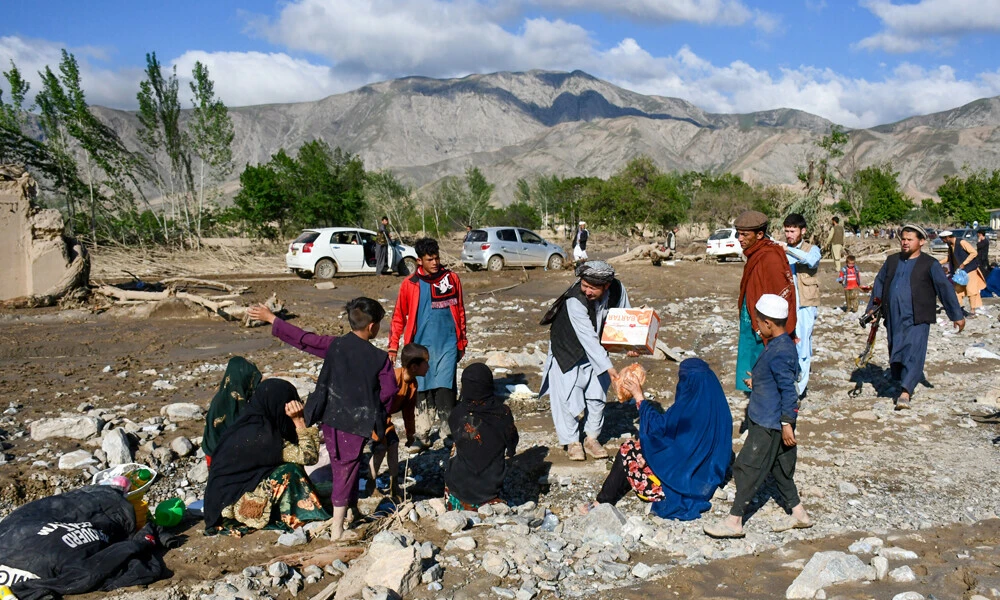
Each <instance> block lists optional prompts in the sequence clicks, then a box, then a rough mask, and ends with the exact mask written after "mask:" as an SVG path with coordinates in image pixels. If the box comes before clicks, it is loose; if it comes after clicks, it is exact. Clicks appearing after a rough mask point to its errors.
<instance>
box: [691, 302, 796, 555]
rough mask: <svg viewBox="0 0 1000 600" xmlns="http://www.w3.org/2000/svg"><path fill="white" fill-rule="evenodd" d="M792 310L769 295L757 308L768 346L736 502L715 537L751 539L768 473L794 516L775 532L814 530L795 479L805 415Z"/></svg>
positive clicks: (737, 474) (755, 384) (758, 371)
mask: <svg viewBox="0 0 1000 600" xmlns="http://www.w3.org/2000/svg"><path fill="white" fill-rule="evenodd" d="M790 308H791V307H790V303H788V302H786V301H785V300H784V298H781V297H780V296H775V295H774V294H764V295H763V296H761V297H760V300H758V301H757V304H756V305H755V306H754V313H755V314H756V315H757V322H758V323H759V327H760V335H761V337H762V338H764V339H765V340H767V341H768V344H767V348H766V349H765V350H764V353H763V354H761V356H760V360H758V361H757V363H756V364H755V365H754V367H753V373H752V374H751V376H750V377H749V378H748V384H749V387H751V388H752V390H753V391H751V392H750V403H749V404H748V405H747V439H746V441H745V442H743V449H741V450H740V453H739V455H738V456H737V457H736V461H735V462H734V463H733V481H734V483H735V484H736V498H735V499H734V500H733V506H732V508H731V509H730V510H729V516H728V517H727V518H726V519H724V520H722V521H718V522H716V523H710V524H706V525H705V527H704V530H705V533H707V534H708V535H709V536H711V537H714V538H741V537H743V536H744V535H745V534H744V532H743V517H744V515H745V514H746V511H747V507H748V506H749V505H750V501H751V500H753V497H754V496H755V495H756V494H757V490H759V489H760V487H761V486H762V485H764V481H765V480H766V479H767V476H768V475H771V476H772V477H773V479H774V483H775V486H776V487H777V489H778V493H779V494H781V497H782V499H783V500H784V501H785V505H786V506H788V507H791V513H792V514H791V515H787V516H786V517H785V518H784V519H782V520H781V521H780V522H779V523H778V524H777V525H776V526H774V527H773V528H772V529H773V531H787V530H789V529H805V528H808V527H812V521H811V520H810V519H809V514H808V513H806V509H805V507H804V506H802V502H801V500H799V493H798V489H797V488H796V487H795V481H794V479H793V478H794V476H795V463H796V454H797V452H796V447H797V441H796V439H795V423H796V421H797V420H798V412H799V400H798V393H797V392H796V388H795V381H796V379H797V378H798V371H799V361H798V354H797V352H796V351H795V343H794V342H793V341H792V338H791V337H789V336H788V333H787V331H788V328H787V326H786V325H787V323H786V322H785V319H787V318H788V317H789V316H791V314H792V313H791V310H790Z"/></svg>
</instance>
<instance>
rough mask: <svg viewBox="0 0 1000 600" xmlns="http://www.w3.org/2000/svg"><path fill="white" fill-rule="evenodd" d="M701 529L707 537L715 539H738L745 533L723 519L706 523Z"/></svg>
mask: <svg viewBox="0 0 1000 600" xmlns="http://www.w3.org/2000/svg"><path fill="white" fill-rule="evenodd" d="M702 529H703V530H704V532H705V534H706V535H707V536H708V537H713V538H716V539H739V538H742V537H746V535H747V534H746V532H744V531H743V530H742V529H739V530H737V529H733V528H731V527H730V526H729V525H727V524H726V522H725V521H719V522H718V523H707V524H705V526H704V527H703V528H702Z"/></svg>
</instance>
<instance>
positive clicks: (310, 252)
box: [285, 227, 417, 279]
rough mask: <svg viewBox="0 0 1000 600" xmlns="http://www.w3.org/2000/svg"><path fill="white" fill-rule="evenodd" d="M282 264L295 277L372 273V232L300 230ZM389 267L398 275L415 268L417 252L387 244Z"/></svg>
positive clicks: (357, 229)
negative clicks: (294, 274) (295, 275)
mask: <svg viewBox="0 0 1000 600" xmlns="http://www.w3.org/2000/svg"><path fill="white" fill-rule="evenodd" d="M285 264H286V265H287V266H288V268H289V269H291V270H292V271H293V272H294V273H296V274H297V275H298V276H299V277H304V278H307V279H308V278H310V277H312V276H314V275H315V276H316V277H319V278H320V279H330V278H331V277H333V276H334V275H336V274H337V273H374V272H375V232H374V231H369V230H368V229H359V228H357V227H325V228H322V229H304V230H303V231H302V233H301V234H300V235H299V237H297V238H295V241H293V242H292V243H291V244H289V245H288V252H287V253H286V254H285ZM388 264H389V268H390V269H391V270H393V271H396V272H399V273H400V274H401V275H406V274H409V273H413V272H415V271H416V270H417V253H416V251H414V250H413V248H412V247H411V246H406V245H404V244H401V243H399V242H398V241H395V240H394V241H393V243H392V244H390V245H389V256H388Z"/></svg>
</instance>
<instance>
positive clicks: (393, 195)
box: [365, 170, 414, 228]
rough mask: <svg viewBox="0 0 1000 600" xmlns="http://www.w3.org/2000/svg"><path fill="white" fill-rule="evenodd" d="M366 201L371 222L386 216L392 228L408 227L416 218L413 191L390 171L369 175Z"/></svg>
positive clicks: (366, 184)
mask: <svg viewBox="0 0 1000 600" xmlns="http://www.w3.org/2000/svg"><path fill="white" fill-rule="evenodd" d="M365 201H366V204H367V207H368V211H369V215H368V218H367V220H368V221H369V222H374V221H377V220H379V219H381V218H382V216H383V215H385V216H387V217H389V223H390V224H391V225H392V226H394V227H397V228H399V227H407V225H408V224H409V222H410V220H411V219H412V218H413V216H414V203H413V190H412V189H410V187H409V186H407V185H404V184H403V183H402V182H400V181H399V179H397V178H396V176H395V175H394V174H393V172H392V171H389V170H384V171H375V172H372V173H368V175H367V177H366V179H365Z"/></svg>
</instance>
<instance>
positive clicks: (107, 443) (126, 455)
mask: <svg viewBox="0 0 1000 600" xmlns="http://www.w3.org/2000/svg"><path fill="white" fill-rule="evenodd" d="M101 450H103V451H104V454H105V456H106V457H107V461H108V465H109V466H112V467H114V466H117V465H124V464H127V463H130V462H132V447H131V445H130V444H129V442H128V436H127V435H126V434H125V430H124V429H122V428H120V427H116V428H115V429H112V430H110V431H106V432H105V433H104V439H103V440H101Z"/></svg>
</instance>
